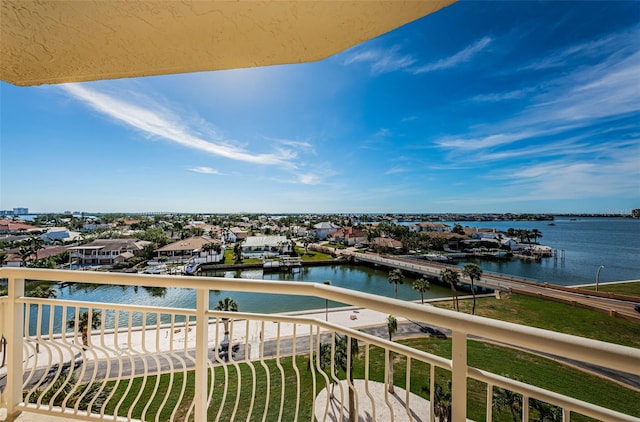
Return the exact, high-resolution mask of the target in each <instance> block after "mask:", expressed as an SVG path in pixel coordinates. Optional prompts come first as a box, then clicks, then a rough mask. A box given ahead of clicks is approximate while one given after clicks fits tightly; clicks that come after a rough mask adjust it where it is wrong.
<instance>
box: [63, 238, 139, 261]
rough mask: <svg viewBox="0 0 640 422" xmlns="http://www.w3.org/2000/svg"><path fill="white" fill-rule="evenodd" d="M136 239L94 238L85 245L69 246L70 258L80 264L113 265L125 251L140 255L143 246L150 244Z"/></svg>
mask: <svg viewBox="0 0 640 422" xmlns="http://www.w3.org/2000/svg"><path fill="white" fill-rule="evenodd" d="M150 243H151V242H147V241H146V240H138V239H96V240H94V241H93V242H91V243H88V244H86V245H78V246H71V247H69V248H68V249H69V253H70V254H71V258H73V259H77V260H78V262H79V263H80V264H95V265H113V264H115V263H116V262H117V261H116V258H117V257H118V256H120V255H121V254H124V253H125V252H129V253H131V254H133V255H134V256H142V255H143V251H144V247H145V246H147V245H148V244H150Z"/></svg>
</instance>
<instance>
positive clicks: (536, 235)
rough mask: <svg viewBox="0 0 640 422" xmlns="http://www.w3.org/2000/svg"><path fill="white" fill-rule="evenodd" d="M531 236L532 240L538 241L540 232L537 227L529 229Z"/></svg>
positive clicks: (540, 235)
mask: <svg viewBox="0 0 640 422" xmlns="http://www.w3.org/2000/svg"><path fill="white" fill-rule="evenodd" d="M531 236H532V237H533V241H534V242H535V243H538V238H539V237H542V232H541V231H540V230H538V229H533V230H531Z"/></svg>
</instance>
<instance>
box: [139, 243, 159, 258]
mask: <svg viewBox="0 0 640 422" xmlns="http://www.w3.org/2000/svg"><path fill="white" fill-rule="evenodd" d="M156 249H158V244H157V243H156V242H151V243H149V244H148V245H145V246H144V248H142V255H143V256H144V257H145V259H153V255H154V253H155V250H156Z"/></svg>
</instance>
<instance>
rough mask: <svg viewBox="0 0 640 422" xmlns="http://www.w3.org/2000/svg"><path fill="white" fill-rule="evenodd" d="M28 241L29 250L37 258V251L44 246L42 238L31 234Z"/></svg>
mask: <svg viewBox="0 0 640 422" xmlns="http://www.w3.org/2000/svg"><path fill="white" fill-rule="evenodd" d="M28 242H29V245H30V246H31V250H32V251H33V253H34V254H35V256H36V259H38V251H39V250H40V249H42V248H43V247H44V240H42V239H41V238H40V236H31V237H30V238H29V240H28Z"/></svg>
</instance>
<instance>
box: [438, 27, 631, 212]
mask: <svg viewBox="0 0 640 422" xmlns="http://www.w3.org/2000/svg"><path fill="white" fill-rule="evenodd" d="M633 42H634V41H633V39H630V38H625V34H617V35H616V34H614V35H609V36H607V37H604V38H603V39H601V40H594V41H592V42H588V43H582V44H580V45H576V46H572V47H568V48H566V49H565V50H563V51H564V52H565V53H563V54H558V53H557V52H552V53H550V56H549V57H547V58H544V57H543V58H542V61H541V62H546V63H551V61H554V62H557V63H560V61H561V60H560V56H561V55H562V56H564V57H565V58H566V59H567V64H566V67H565V68H563V69H565V71H563V72H562V73H561V74H560V76H558V74H557V73H548V72H546V71H544V72H546V73H541V75H539V76H540V78H536V79H535V80H536V81H540V82H538V83H537V84H536V85H534V86H531V87H523V88H521V89H520V90H515V91H508V92H505V93H502V94H500V93H499V94H495V96H494V97H491V96H484V97H482V96H476V97H472V98H471V100H470V102H473V101H475V102H480V101H494V100H496V101H497V100H502V99H508V98H516V97H519V96H521V94H526V95H524V97H525V98H526V102H523V103H519V104H521V107H522V108H521V110H519V111H515V112H514V113H512V114H511V115H508V116H507V117H506V118H504V119H501V120H498V121H497V122H495V123H487V124H483V125H478V126H475V127H470V128H469V130H468V131H466V132H461V133H460V134H458V135H446V136H442V137H440V138H438V139H436V140H435V142H434V143H435V145H436V147H437V148H438V149H440V150H441V152H442V153H443V160H442V161H441V162H440V163H438V165H439V166H440V168H441V169H458V168H460V166H461V165H466V166H467V167H474V168H482V169H483V171H482V172H477V173H476V177H479V178H482V179H483V180H484V181H489V182H488V185H491V186H494V188H496V189H500V191H501V192H503V193H504V195H503V196H501V197H498V198H494V199H493V200H492V202H496V203H498V202H500V201H502V200H505V202H509V201H532V200H550V199H572V198H585V197H606V196H611V195H626V196H629V195H637V194H638V185H637V180H640V166H638V157H640V139H638V136H637V134H638V133H640V124H638V123H637V122H638V117H640V102H639V101H638V98H640V85H639V84H638V76H637V75H639V74H640V52H637V49H636V50H632V49H630V48H627V47H628V46H629V44H632V43H633ZM583 49H587V50H589V51H587V52H583V53H580V52H581V51H582V50H583ZM595 51H597V52H598V54H604V53H603V52H609V54H608V55H606V56H604V57H599V59H598V60H597V61H596V62H595V63H593V64H590V62H582V61H578V62H575V61H570V60H569V59H570V57H569V56H570V55H574V56H575V55H576V54H596V53H595ZM621 51H625V52H626V54H622V53H621ZM540 72H543V71H542V70H540ZM539 88H540V89H539ZM634 128H636V129H637V130H636V135H635V136H634V135H633V133H634V132H633V129H634ZM620 133H622V134H624V136H622V137H619V136H618V135H619V134H620ZM498 186H500V188H498ZM522 192H527V194H526V195H523V194H522ZM476 199H477V198H476ZM474 200H475V199H474ZM472 202H473V200H472Z"/></svg>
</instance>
